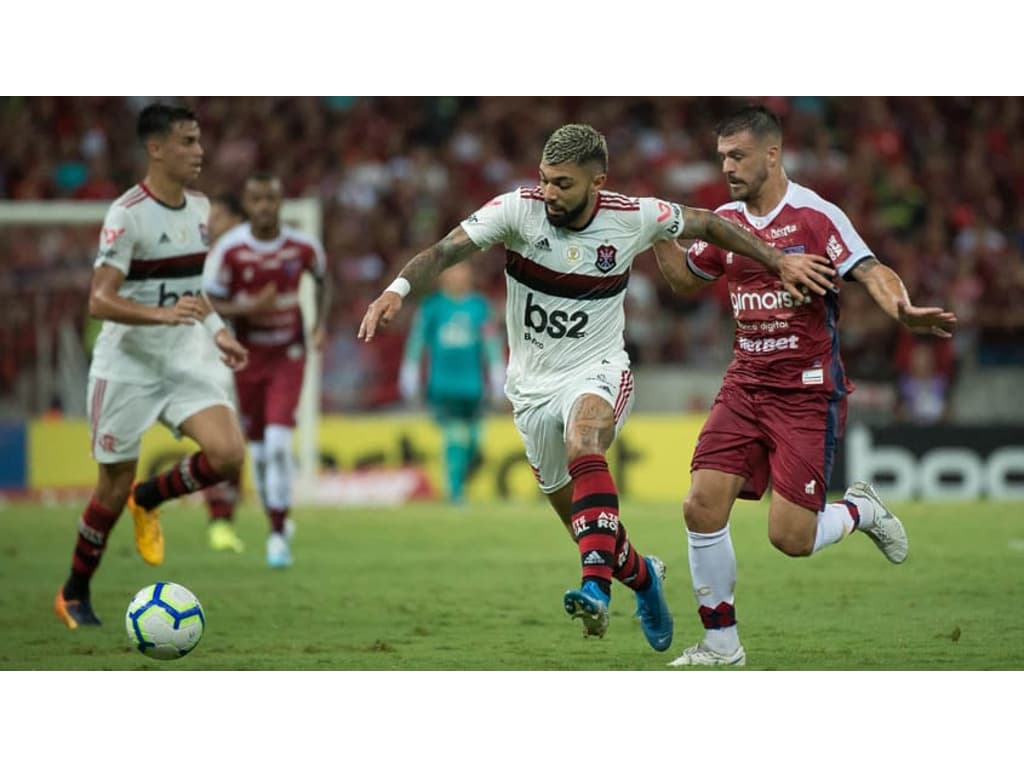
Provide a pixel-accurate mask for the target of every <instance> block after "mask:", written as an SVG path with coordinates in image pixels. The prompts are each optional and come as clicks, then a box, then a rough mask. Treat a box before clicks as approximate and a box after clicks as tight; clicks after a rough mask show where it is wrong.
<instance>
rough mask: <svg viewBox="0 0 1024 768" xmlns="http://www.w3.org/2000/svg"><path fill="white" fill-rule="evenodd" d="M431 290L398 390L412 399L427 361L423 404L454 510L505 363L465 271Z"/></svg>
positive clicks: (446, 275) (464, 265) (451, 271)
mask: <svg viewBox="0 0 1024 768" xmlns="http://www.w3.org/2000/svg"><path fill="white" fill-rule="evenodd" d="M438 287H439V290H438V291H437V292H436V293H433V294H431V295H430V296H428V297H427V298H426V299H425V300H424V301H423V304H422V306H421V307H420V309H419V311H418V312H417V313H416V316H415V318H414V320H413V324H412V330H411V331H410V332H409V337H408V339H407V340H406V344H405V353H404V355H403V358H402V370H401V375H400V376H399V388H400V389H401V392H402V396H403V397H404V398H405V399H406V400H415V399H417V398H418V397H419V395H420V392H421V388H422V377H421V373H420V363H421V359H422V358H423V355H424V353H426V356H427V374H426V393H425V399H426V402H427V404H428V405H429V406H430V409H431V412H432V415H433V417H434V420H435V421H436V422H437V424H438V426H439V427H440V429H441V433H442V436H443V439H444V459H445V461H444V463H445V470H446V473H447V481H448V498H449V499H450V500H451V501H452V502H454V503H457V504H458V503H461V502H462V501H463V500H464V497H465V487H466V480H467V478H468V476H469V474H470V472H471V470H472V468H473V467H474V466H475V465H476V463H477V462H478V461H479V457H480V453H479V451H480V420H481V417H482V416H483V413H484V411H485V410H486V407H487V403H488V399H489V398H492V399H494V400H498V399H500V398H501V397H502V390H503V387H504V382H505V356H504V352H503V349H502V344H501V341H500V335H499V333H498V329H497V327H496V324H495V323H494V321H493V318H492V316H491V309H490V306H489V305H488V303H487V299H486V298H485V297H484V296H483V295H481V294H480V293H477V292H475V291H474V290H473V273H472V269H471V267H470V265H469V263H468V262H460V263H458V264H455V265H454V266H451V267H449V268H448V269H446V270H445V271H444V272H442V273H441V275H440V276H439V277H438Z"/></svg>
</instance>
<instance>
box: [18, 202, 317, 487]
mask: <svg viewBox="0 0 1024 768" xmlns="http://www.w3.org/2000/svg"><path fill="white" fill-rule="evenodd" d="M109 207H110V202H109V201H106V202H104V201H89V202H85V201H31V202H12V201H0V235H5V237H4V242H3V244H4V245H5V246H8V248H9V253H10V254H11V255H10V256H9V257H7V258H10V263H9V264H8V265H7V266H8V267H10V270H9V271H8V278H9V279H10V280H13V279H18V278H17V277H16V275H17V273H18V269H19V261H18V259H19V257H18V256H17V253H19V252H20V253H26V252H27V253H28V254H29V255H28V256H25V257H23V258H24V262H25V263H24V264H20V266H21V267H25V266H28V267H33V266H34V267H36V268H38V269H42V270H47V269H48V268H49V266H50V265H51V264H53V263H54V262H55V260H58V261H59V254H54V255H52V256H51V255H50V254H51V252H52V251H60V250H61V249H62V248H63V247H65V244H67V243H68V242H75V243H77V244H79V246H81V247H83V248H85V247H88V251H87V253H88V254H90V255H89V256H83V257H81V258H77V259H76V260H75V261H76V269H75V270H74V271H75V273H76V274H77V275H79V277H78V279H77V280H75V279H74V277H73V276H72V277H71V278H70V279H67V278H65V277H63V276H62V275H63V273H62V272H61V270H53V273H52V279H48V278H45V277H44V279H43V281H42V287H41V288H39V289H37V290H34V291H33V302H32V303H33V309H32V310H30V311H32V312H34V315H35V318H36V320H37V321H38V320H40V319H41V318H42V317H43V316H45V315H46V313H47V306H46V304H47V303H48V302H51V303H52V302H59V301H67V300H68V296H69V295H74V293H76V291H77V292H80V293H81V297H80V301H81V312H82V314H84V313H85V304H86V295H85V292H84V291H83V290H82V288H81V284H82V280H83V278H82V272H83V270H85V269H87V270H89V271H90V272H91V268H92V257H94V256H95V252H96V243H97V242H98V237H99V230H100V226H101V225H102V223H103V217H104V216H105V215H106V213H107V209H108V208H109ZM281 217H282V219H283V220H284V221H286V222H288V223H289V224H291V225H292V226H294V227H296V228H298V229H300V230H302V231H304V232H308V233H309V234H312V235H316V236H317V237H319V238H322V237H323V232H322V229H323V220H322V210H321V205H320V201H319V200H318V199H317V198H313V197H305V198H298V199H289V200H285V201H284V204H283V206H282V208H281ZM19 240H20V241H21V242H22V243H24V242H25V241H26V240H33V241H34V242H33V243H31V244H30V245H28V246H27V247H22V248H15V247H13V246H16V245H17V244H18V242H19ZM89 242H91V246H84V243H89ZM7 258H5V261H6V260H7ZM33 259H35V260H37V261H38V262H39V263H38V265H33V264H32V261H33ZM83 259H87V260H85V261H84V263H82V264H78V263H77V262H81V261H83ZM12 276H13V277H12ZM48 286H49V287H52V288H53V291H52V293H50V294H49V295H48ZM69 286H70V293H69ZM12 288H13V289H17V288H18V286H8V291H0V299H3V300H5V301H6V300H9V299H10V298H13V296H11V297H8V296H6V293H7V292H9V291H10V290H11V289H12ZM18 295H22V294H20V293H19V294H18ZM314 302H315V296H314V287H313V281H312V280H311V279H309V277H308V275H307V276H305V277H304V278H303V281H302V285H301V288H300V303H301V306H302V312H303V318H304V321H305V324H306V330H307V332H308V331H309V330H310V328H311V326H312V322H313V318H314V316H315V303H314ZM33 325H34V326H35V327H36V328H37V329H39V326H40V323H39V322H34V323H33ZM64 330H66V328H65V329H64ZM36 332H37V333H39V334H40V339H39V341H38V342H37V344H36V352H35V358H36V359H35V360H33V365H34V368H35V369H36V370H35V373H36V376H35V377H34V379H33V390H34V397H31V398H29V399H28V400H27V404H28V406H29V409H30V411H34V412H35V414H36V415H38V413H39V412H41V411H43V410H45V409H46V408H48V407H49V402H48V400H49V397H48V390H49V389H51V388H56V387H58V386H60V387H61V388H62V389H63V390H65V391H66V392H68V393H76V392H77V393H79V394H78V395H75V396H72V397H67V398H63V401H64V402H65V404H66V405H67V404H68V403H74V404H75V405H74V406H72V407H70V408H66V410H69V411H70V412H71V414H72V415H82V416H84V412H82V413H78V412H77V411H80V410H81V407H84V402H85V391H86V386H87V380H86V379H87V375H88V368H87V366H86V365H84V364H81V363H80V362H79V363H78V364H74V361H82V360H84V358H85V352H84V350H83V349H82V347H81V342H80V340H78V341H76V339H75V336H74V334H72V333H66V332H61V331H60V330H58V331H57V332H55V334H54V335H53V337H51V336H48V335H46V334H43V333H42V331H41V330H37V331H36ZM76 344H77V346H78V348H77V349H68V347H69V346H74V345H76ZM55 347H56V350H55ZM51 360H54V361H55V362H54V363H53V370H47V366H48V365H49V364H50V361H51ZM320 378H321V359H320V354H319V353H318V352H317V351H316V350H314V349H310V350H308V357H307V359H306V377H305V380H304V381H303V385H302V396H301V398H300V400H299V410H298V413H297V414H296V422H297V425H296V449H297V455H298V477H297V478H296V480H297V484H296V486H297V487H296V489H295V491H296V500H297V501H301V500H303V499H305V498H308V497H309V496H310V495H312V492H313V488H314V484H315V481H316V476H317V469H318V467H319V451H318V448H317V437H316V436H317V427H318V424H319V419H320Z"/></svg>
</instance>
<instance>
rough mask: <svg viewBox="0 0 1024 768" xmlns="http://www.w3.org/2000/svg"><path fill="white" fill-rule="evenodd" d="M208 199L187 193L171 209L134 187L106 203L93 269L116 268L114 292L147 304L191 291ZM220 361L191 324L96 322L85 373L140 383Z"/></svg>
mask: <svg viewBox="0 0 1024 768" xmlns="http://www.w3.org/2000/svg"><path fill="white" fill-rule="evenodd" d="M209 215H210V202H209V200H207V198H206V197H205V195H202V194H200V193H198V192H193V191H191V190H187V191H186V194H185V202H184V203H183V204H182V205H181V207H178V208H172V207H170V206H168V205H165V204H164V203H162V202H160V201H159V200H157V199H156V198H155V197H154V196H153V195H152V193H151V192H150V191H149V190H148V189H147V188H146V186H145V185H144V184H137V185H135V186H134V187H132V188H131V189H129V190H128V191H127V192H125V193H124V194H123V195H121V197H119V198H118V199H117V200H115V201H114V203H113V204H112V205H111V206H110V209H109V210H108V211H107V215H106V218H105V219H104V220H103V229H102V231H101V232H100V241H99V252H98V253H97V255H96V260H95V263H94V267H95V268H96V269H98V268H100V267H102V266H111V267H114V268H115V269H118V270H120V271H121V272H123V273H124V276H125V278H124V282H123V283H122V284H121V288H120V290H119V291H118V293H119V294H120V295H121V296H123V297H125V298H127V299H131V300H132V301H137V302H139V303H140V304H147V305H149V306H155V307H167V306H173V305H174V304H175V303H176V302H177V301H178V299H180V298H181V297H182V296H190V295H197V294H198V293H199V291H200V288H201V282H202V272H203V261H204V259H205V258H206V251H207V249H208V246H209V238H208V236H207V229H206V222H207V219H208V218H209ZM205 365H210V366H223V363H221V361H220V356H219V352H218V351H217V348H216V346H215V345H214V343H213V340H212V338H211V337H210V334H209V332H208V331H207V330H206V328H204V327H203V325H202V324H200V323H195V324H192V325H173V326H171V325H126V324H123V323H115V322H112V321H110V320H104V321H103V327H102V329H101V330H100V334H99V337H98V338H97V340H96V346H95V348H94V350H93V358H92V366H91V368H90V373H91V375H93V376H97V377H100V378H104V379H109V380H112V381H125V382H131V383H136V384H147V383H151V382H154V381H160V380H165V379H167V378H168V377H172V376H173V375H174V372H175V371H176V370H179V369H182V368H185V369H198V368H201V367H202V366H205Z"/></svg>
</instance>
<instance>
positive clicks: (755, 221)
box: [740, 179, 796, 230]
mask: <svg viewBox="0 0 1024 768" xmlns="http://www.w3.org/2000/svg"><path fill="white" fill-rule="evenodd" d="M795 187H796V185H795V184H794V183H793V182H792V181H790V180H789V179H786V192H785V193H784V194H783V195H782V199H781V200H779V204H778V205H776V206H775V207H774V208H772V210H770V211H769V212H768V213H766V214H765V215H764V216H755V215H754V214H752V213H751V212H750V211H748V210H747V204H746V203H740V210H741V211H743V218H745V219H746V220H747V221H748V222H749V223H750V226H752V227H753V228H754V229H757V230H761V229H764V228H765V227H767V226H768V225H769V224H771V223H772V221H774V220H775V217H776V216H778V215H779V212H780V211H781V210H782V209H783V208H785V207H786V203H788V202H789V198H790V195H792V193H793V190H794V188H795Z"/></svg>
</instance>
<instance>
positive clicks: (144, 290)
mask: <svg viewBox="0 0 1024 768" xmlns="http://www.w3.org/2000/svg"><path fill="white" fill-rule="evenodd" d="M137 133H138V137H139V139H140V140H141V142H142V143H143V145H144V147H145V150H146V154H147V159H148V163H147V168H146V177H145V179H144V180H143V181H142V182H141V183H140V184H138V185H136V186H134V187H132V188H131V189H129V190H128V191H127V192H126V193H125V194H123V195H122V196H121V197H120V198H118V200H116V201H115V202H114V204H113V205H111V206H110V210H109V211H108V212H107V216H106V219H105V220H104V223H103V230H102V232H101V234H100V247H99V254H98V255H97V257H96V262H95V271H94V272H93V278H92V286H91V288H90V291H89V312H90V314H91V315H92V316H93V317H97V318H100V319H102V320H103V321H104V322H103V329H102V330H101V332H100V335H99V338H98V339H97V341H96V346H95V349H94V351H93V360H92V365H91V367H90V369H89V398H88V411H89V422H90V428H91V433H92V453H93V457H94V458H95V459H96V461H97V463H98V464H99V480H98V482H97V485H96V489H95V491H94V493H93V496H92V498H91V499H90V500H89V503H88V505H87V506H86V509H85V512H84V514H83V515H82V518H81V520H80V521H79V524H78V538H77V540H76V543H75V551H74V555H73V557H72V562H71V574H70V576H69V577H68V579H67V581H66V582H65V583H64V585H63V587H62V588H61V589H59V590H58V591H57V595H56V598H55V599H54V609H55V611H56V612H57V615H58V616H59V617H60V619H61V620H62V621H63V622H64V623H65V624H66V625H67V626H68V627H70V628H71V629H75V628H76V627H78V626H80V625H89V624H94V625H95V624H99V623H100V621H99V619H98V618H97V617H96V614H95V613H94V611H93V609H92V604H91V601H90V590H89V585H90V581H91V579H92V576H93V574H94V573H95V571H96V569H97V567H98V566H99V563H100V558H101V557H102V555H103V551H104V549H105V547H106V542H107V536H108V535H109V533H110V530H111V529H112V528H113V527H114V524H115V523H116V522H117V519H118V517H119V516H120V514H121V510H122V508H123V507H124V505H125V502H126V501H127V503H128V506H129V509H131V511H132V515H133V517H134V520H135V544H136V546H137V547H138V549H139V553H140V554H141V555H142V557H143V559H144V560H145V561H146V562H147V563H150V564H151V565H158V564H160V563H161V562H162V561H163V558H164V540H163V532H162V531H161V529H160V520H159V514H158V511H157V507H158V506H159V505H160V503H161V502H163V501H165V500H166V499H170V498H174V497H176V496H182V495H184V494H186V493H191V492H192V491H195V490H198V489H200V488H204V487H207V486H210V485H213V484H215V483H219V482H221V481H222V480H225V479H230V478H234V477H237V475H238V471H239V468H240V467H241V465H242V458H243V456H244V451H245V446H244V442H243V440H242V435H241V431H240V430H239V427H238V420H237V419H236V417H235V413H234V411H233V410H232V407H231V404H230V399H229V395H228V393H227V392H225V391H224V389H223V387H222V386H220V385H219V384H218V376H217V374H216V367H217V366H221V365H223V364H225V363H226V364H228V365H229V366H232V367H237V366H239V365H244V363H245V360H246V355H247V353H246V350H245V348H244V347H242V346H241V345H240V344H239V343H238V341H237V340H236V339H235V337H234V335H233V334H232V333H231V332H230V331H229V330H227V329H226V328H225V327H224V323H223V321H222V320H220V318H219V317H218V316H217V314H216V313H215V312H212V311H211V309H210V307H209V304H208V303H207V302H206V301H205V300H204V299H203V298H202V297H201V296H200V290H199V289H200V277H201V274H202V266H203V260H204V258H205V256H206V248H207V219H208V216H209V204H208V202H207V200H206V198H205V197H204V196H202V195H199V194H196V193H194V192H191V191H188V190H186V189H185V186H186V185H187V184H190V183H192V182H193V181H195V179H196V177H197V176H198V175H199V171H200V169H201V167H202V159H203V149H202V146H201V145H200V143H199V125H198V123H197V122H196V117H195V115H194V114H192V112H190V111H189V110H187V109H183V108H180V107H172V106H167V105H163V104H153V105H150V106H148V107H146V108H145V109H143V110H142V112H141V113H140V114H139V119H138V125H137ZM218 350H219V352H218ZM222 360H223V362H222ZM157 420H159V421H161V422H162V423H164V424H165V425H166V426H168V427H169V428H171V429H173V430H175V431H176V432H180V433H182V434H185V435H188V436H189V437H191V438H192V439H193V440H195V441H196V442H197V443H198V444H199V447H200V451H199V452H198V453H194V454H192V455H190V456H187V457H186V458H185V459H183V460H182V461H181V462H180V463H179V464H177V465H176V466H174V467H173V468H172V469H170V470H168V471H167V472H164V473H163V474H161V475H160V476H158V477H156V478H153V479H151V480H147V481H145V482H142V483H138V484H136V485H133V481H134V478H135V469H136V464H137V462H138V456H139V445H140V442H141V439H142V434H143V433H144V432H145V431H146V430H147V429H148V428H149V427H150V426H151V425H152V424H153V423H154V422H155V421H157Z"/></svg>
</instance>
